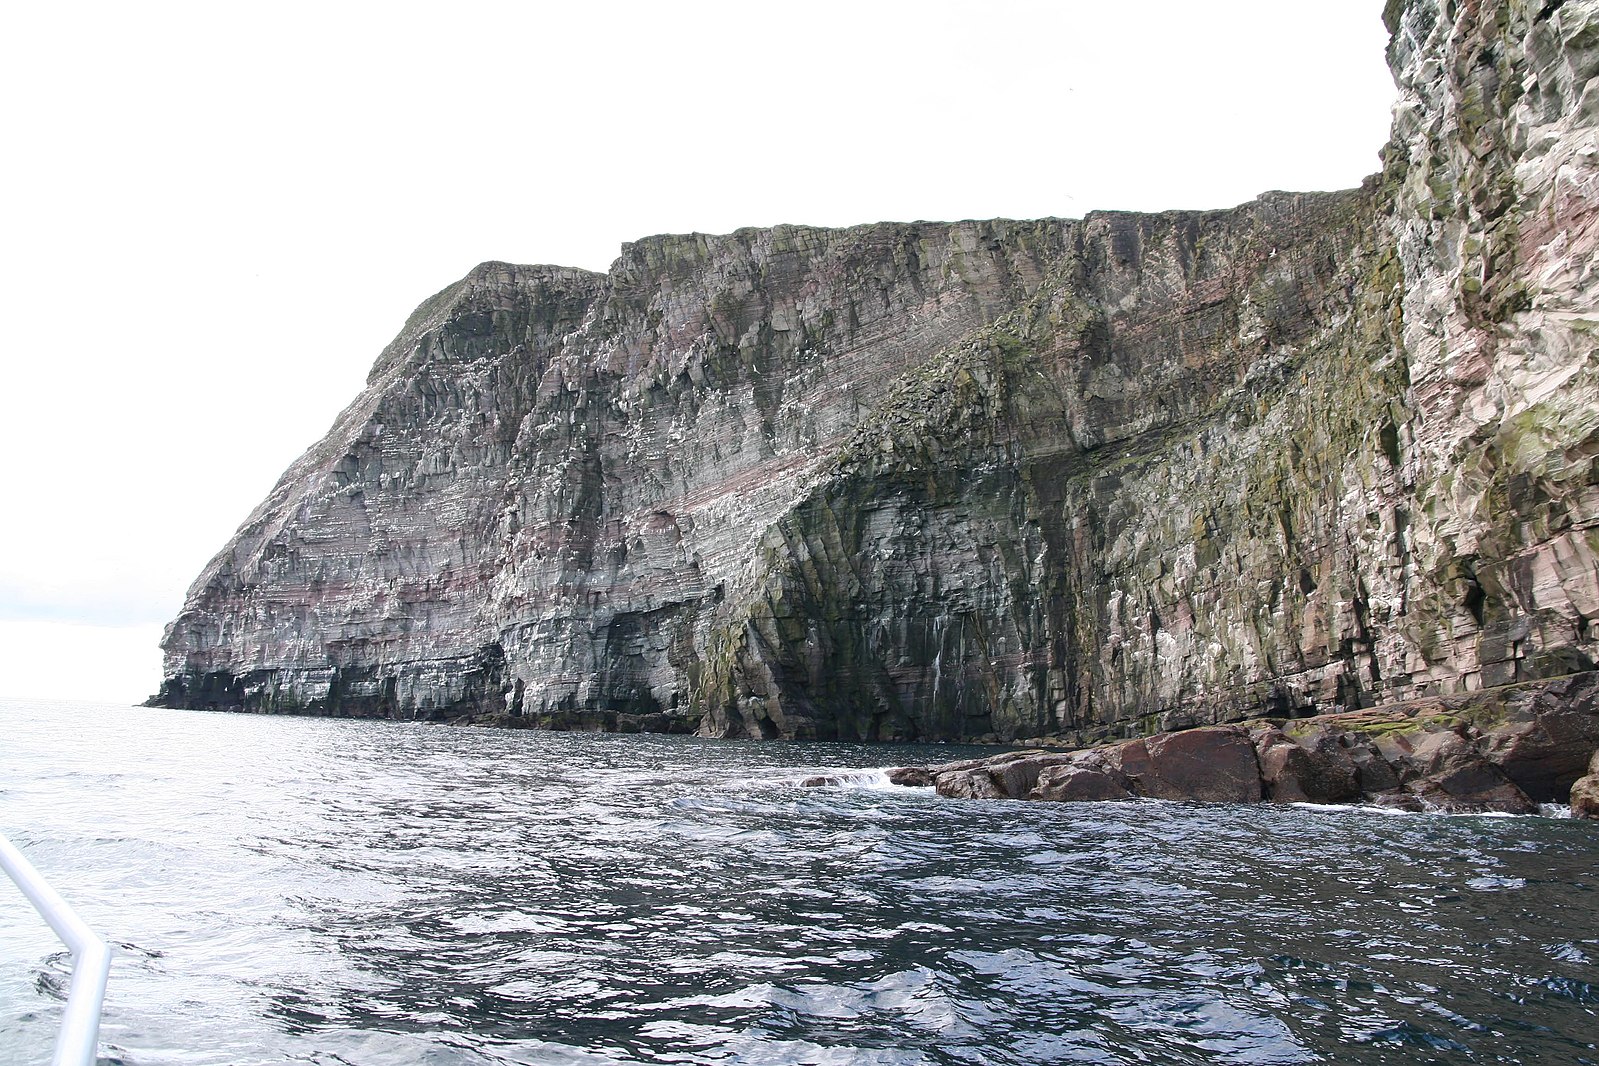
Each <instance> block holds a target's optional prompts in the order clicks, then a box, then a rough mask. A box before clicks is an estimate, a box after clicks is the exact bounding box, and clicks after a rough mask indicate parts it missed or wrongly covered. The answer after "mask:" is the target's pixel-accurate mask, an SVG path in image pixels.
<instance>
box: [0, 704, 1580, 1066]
mask: <svg viewBox="0 0 1599 1066" xmlns="http://www.w3.org/2000/svg"><path fill="white" fill-rule="evenodd" d="M960 751H961V749H952V748H923V749H907V748H885V747H874V746H856V745H822V744H810V745H806V744H798V745H784V744H766V745H760V744H744V743H728V742H709V741H695V740H692V739H688V738H668V737H638V736H629V737H620V736H592V735H576V734H550V733H522V732H493V731H480V730H462V729H452V728H448V727H443V726H428V725H399V724H389V723H363V722H348V721H328V720H316V719H287V718H268V717H251V716H239V715H222V714H206V713H201V712H184V711H163V710H146V709H133V708H121V707H111V706H105V705H97V704H45V703H26V702H18V701H0V829H3V830H4V832H5V833H6V834H7V835H8V836H10V837H11V839H12V840H13V841H14V842H15V843H16V844H18V845H19V846H20V847H22V848H23V849H24V850H25V851H26V852H27V853H28V854H29V855H30V857H31V858H32V859H33V861H34V863H35V864H36V865H37V866H39V867H40V868H41V869H42V870H43V871H45V873H46V874H47V875H48V876H50V877H51V879H52V880H53V881H54V882H55V883H56V884H57V885H58V887H60V888H61V889H62V891H63V892H64V894H65V895H67V896H68V897H69V898H70V899H71V900H72V901H74V903H76V904H77V905H78V908H79V910H80V912H81V913H82V914H83V916H84V917H85V918H86V919H87V920H88V921H89V922H90V924H92V925H93V926H95V927H96V928H97V929H99V930H101V931H103V932H104V933H105V934H106V935H107V936H108V937H109V938H110V939H111V940H112V941H113V942H114V943H115V944H116V945H117V952H118V954H117V957H116V960H115V963H114V964H113V968H112V974H111V984H110V987H109V991H108V1001H107V1007H106V1013H105V1021H104V1026H103V1029H102V1051H103V1053H104V1054H105V1056H106V1057H107V1058H108V1059H109V1060H110V1061H113V1062H124V1063H181V1064H186V1066H189V1064H208V1063H217V1064H245V1063H283V1062H297V1063H306V1062H308V1063H352V1064H369V1063H370V1064H378V1066H383V1064H398V1063H428V1064H454V1063H467V1064H479V1063H634V1062H647V1063H656V1062H673V1063H711V1062H716V1063H775V1064H794V1063H896V1064H897V1063H905V1064H909V1063H1018V1064H1021V1063H1049V1062H1093V1063H1157V1064H1164V1063H1309V1062H1338V1063H1392V1062H1407V1063H1408V1062H1496V1063H1551V1064H1554V1063H1560V1064H1569V1063H1591V1062H1599V1052H1596V1051H1595V1045H1596V1042H1599V917H1596V904H1599V894H1596V892H1595V889H1596V886H1599V869H1596V866H1599V825H1596V824H1594V823H1583V822H1576V821H1572V820H1569V819H1566V820H1561V819H1555V818H1465V817H1455V818H1448V817H1442V816H1425V815H1395V814H1387V813H1381V812H1376V811H1369V810H1357V809H1336V810H1328V809H1323V810H1317V809H1308V808H1298V807H1258V808H1237V807H1213V806H1202V805H1197V804H1174V803H1161V802H1154V801H1145V802H1138V803H1126V804H1020V803H1008V802H1006V803H1000V802H986V803H982V802H962V801H954V800H943V799H939V798H937V797H935V796H934V795H933V794H932V793H931V791H930V790H926V789H895V788H889V787H873V785H872V779H871V775H870V774H862V775H860V777H861V781H860V782H859V784H858V786H857V787H851V788H839V789H807V788H800V787H797V786H796V784H795V782H796V781H797V780H798V779H799V778H800V777H802V776H804V774H805V772H806V771H808V770H815V769H818V768H823V767H827V768H838V767H855V768H868V767H881V766H884V765H890V764H897V763H902V762H908V761H917V760H923V761H925V760H927V759H930V758H932V759H936V758H951V757H954V756H955V755H956V754H957V753H959V752H960ZM68 966H69V961H68V959H67V958H66V957H65V956H64V955H62V954H61V953H60V949H59V945H57V944H56V943H55V942H54V941H53V940H52V939H51V937H50V934H49V933H48V932H47V931H46V930H45V929H44V928H43V926H42V925H41V923H40V922H39V921H38V919H37V918H36V916H35V915H34V914H33V912H32V911H31V909H29V908H28V907H27V905H26V904H25V903H24V902H23V901H22V898H21V896H20V895H18V894H17V893H16V892H15V891H14V890H13V889H12V888H11V887H10V886H9V885H8V884H5V883H4V882H3V881H0V1062H7V1063H9V1062H17V1063H27V1062H44V1061H47V1060H48V1054H49V1046H50V1044H51V1042H52V1040H53V1038H54V1032H55V1027H56V1025H57V1023H58V1021H59V1017H60V1008H61V1000H60V995H61V990H62V989H63V988H64V987H65V983H66V974H67V970H68Z"/></svg>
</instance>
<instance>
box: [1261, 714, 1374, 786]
mask: <svg viewBox="0 0 1599 1066" xmlns="http://www.w3.org/2000/svg"><path fill="white" fill-rule="evenodd" d="M1342 741H1343V736H1342V735H1339V734H1334V733H1332V732H1329V731H1327V730H1324V729H1316V730H1312V731H1310V732H1309V733H1307V734H1304V735H1302V736H1300V737H1298V738H1296V737H1292V736H1289V735H1288V734H1287V733H1285V732H1283V730H1281V729H1278V728H1276V727H1267V728H1266V729H1264V730H1259V731H1257V732H1256V734H1255V753H1256V756H1257V758H1258V759H1259V760H1260V778H1261V783H1262V785H1263V786H1264V788H1265V796H1266V798H1267V799H1270V800H1274V801H1276V802H1278V803H1342V802H1345V801H1347V800H1352V799H1355V798H1356V797H1358V796H1359V795H1360V794H1361V787H1360V774H1359V772H1358V770H1357V768H1356V765H1355V762H1354V759H1353V758H1352V757H1351V755H1350V752H1349V750H1348V748H1347V747H1346V746H1345V744H1344V743H1342ZM1385 765H1386V764H1385ZM1396 783H1397V782H1396Z"/></svg>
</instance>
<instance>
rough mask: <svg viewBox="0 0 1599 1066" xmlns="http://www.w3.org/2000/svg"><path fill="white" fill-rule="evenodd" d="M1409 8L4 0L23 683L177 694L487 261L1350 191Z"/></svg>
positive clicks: (1, 674) (1256, 3) (4, 213)
mask: <svg viewBox="0 0 1599 1066" xmlns="http://www.w3.org/2000/svg"><path fill="white" fill-rule="evenodd" d="M1381 8H1382V4H1381V2H1380V0H1338V2H1336V3H1330V4H1329V3H1322V4H1295V3H1284V2H1282V0H1212V2H1210V3H1205V4H1198V3H1193V2H1192V0H1144V2H1143V3H1140V4H1137V5H1109V4H1104V3H1102V2H1098V0H1095V2H1087V0H1083V2H1078V0H1061V2H1056V3H1031V2H1005V0H991V2H990V3H988V4H986V5H981V6H979V5H976V4H972V3H969V2H963V3H959V4H956V3H944V2H926V0H923V2H917V3H897V2H896V3H873V2H871V0H852V2H847V3H834V2H814V0H813V2H811V3H808V4H804V5H776V4H760V3H749V2H744V3H651V4H634V3H599V2H594V3H588V4H575V3H570V2H567V3H560V4H554V3H550V4H545V3H520V4H518V3H471V2H461V0H456V2H453V3H450V4H442V3H433V4H428V5H407V4H401V3H390V4H381V5H380V4H375V3H374V4H336V3H327V2H319V3H293V2H288V3H284V2H279V3H275V4H270V5H266V4H262V5H242V4H217V3H207V4H192V5H191V4H171V3H160V2H158V0H157V2H151V3H140V4H126V3H115V4H111V3H108V4H96V5H88V4H75V3H70V2H62V3H52V4H43V3H39V4H10V5H6V8H5V11H4V13H3V14H0V138H3V140H0V145H3V150H4V156H3V158H4V161H5V162H4V169H3V171H0V173H3V175H4V186H5V191H4V194H3V197H4V198H3V201H0V202H3V204H4V207H3V210H0V220H3V222H0V225H3V229H0V270H3V272H4V275H3V278H0V307H3V308H4V311H5V334H6V339H5V353H6V354H5V379H4V380H5V389H4V396H5V398H6V403H5V414H4V418H3V419H0V435H3V436H0V444H3V446H4V452H3V455H4V461H3V467H0V479H3V480H0V492H3V497H0V498H3V500H4V510H3V514H4V521H3V522H0V695H9V696H55V697H62V698H70V697H81V698H102V699H118V700H128V701H133V700H137V699H141V698H143V697H144V696H145V695H147V694H148V693H150V692H153V691H154V690H155V688H156V687H157V685H158V683H159V673H160V656H159V652H158V651H157V649H156V642H157V640H158V639H159V635H160V628H161V625H162V624H163V623H164V622H166V621H167V620H169V619H170V618H171V617H172V616H173V615H174V614H175V613H176V612H177V610H178V608H179V606H180V604H181V603H182V600H183V595H184V592H185V590H186V588H187V585H188V583H189V581H190V580H192V579H193V577H194V576H195V575H196V574H197V573H198V572H199V570H200V568H201V567H202V566H203V565H204V563H205V561H206V559H207V558H209V556H210V555H211V554H212V553H214V552H215V551H216V550H217V549H218V548H220V547H221V546H222V544H223V543H224V542H225V541H226V540H227V538H228V536H229V535H230V534H231V533H232V532H233V530H234V529H235V528H236V527H237V526H238V524H239V523H240V522H241V521H242V520H243V518H244V516H245V515H246V513H247V512H248V511H249V510H250V509H251V508H252V507H253V506H254V505H255V503H256V502H258V501H259V500H260V499H261V498H262V497H263V496H264V495H265V494H266V492H267V490H268V489H269V488H270V487H271V485H272V483H273V482H274V481H275V480H276V479H277V476H278V474H279V473H280V472H281V471H282V470H283V469H284V467H286V466H287V465H288V464H289V463H290V461H291V460H292V459H293V458H294V457H295V456H296V455H298V454H299V453H300V452H301V451H302V450H304V449H305V448H306V447H308V446H309V445H310V444H311V443H312V442H313V441H314V440H315V439H316V438H318V437H319V436H320V435H321V434H322V433H323V432H324V431H325V430H326V428H327V427H328V425H329V424H330V423H331V422H332V420H333V416H334V415H335V414H336V413H337V411H338V410H339V409H340V408H342V407H343V406H344V405H345V404H346V403H348V402H349V401H350V400H351V399H352V398H353V397H354V395H355V394H356V392H357V391H358V390H359V388H360V387H361V384H362V382H363V380H364V378H365V375H366V371H367V369H368V367H369V366H370V364H371V362H372V360H373V358H374V357H375V356H376V355H377V353H378V351H379V349H381V348H382V346H383V345H384V344H385V343H386V342H387V341H388V340H389V339H390V338H391V337H392V336H393V335H394V334H395V333H396V332H397V331H398V330H399V328H400V326H401V324H402V323H403V322H404V320H405V317H406V315H407V314H408V313H409V312H410V310H411V309H412V308H413V307H414V306H415V305H416V304H417V303H419V302H420V301H421V300H422V299H423V298H424V297H426V296H427V295H429V294H430V293H433V292H435V291H437V290H438V289H441V288H443V287H444V286H445V285H447V284H449V283H450V282H452V281H454V280H455V279H456V278H458V277H460V276H461V275H462V274H464V273H465V272H466V271H467V270H468V269H470V268H471V267H472V266H473V264H475V263H478V262H480V261H483V260H486V259H503V260H510V261H513V262H523V263H530V262H544V263H561V264H566V265H572V266H581V267H587V268H590V269H594V270H604V269H606V267H607V266H608V265H609V264H610V262H611V260H612V259H613V258H615V256H616V254H617V251H618V249H619V246H620V245H621V243H622V242H623V241H627V240H632V239H634V238H637V237H641V236H645V235H647V234H652V233H661V232H679V231H691V230H699V231H706V232H725V231H728V230H732V229H736V228H738V227H740V226H751V225H770V224H774V223H778V222H802V223H812V224H817V225H832V226H844V225H851V224H855V223H861V222H871V221H878V220H885V219H892V220H911V219H956V218H985V217H994V216H1009V217H1013V218H1027V217H1036V216H1042V215H1066V216H1081V215H1082V214H1084V213H1086V212H1088V211H1090V210H1093V209H1097V208H1129V209H1138V210H1159V209H1163V208H1172V207H1224V206H1230V205H1232V204H1235V203H1238V202H1241V201H1244V200H1248V199H1250V198H1252V197H1253V196H1255V195H1256V194H1258V193H1260V192H1261V191H1263V190H1266V189H1325V188H1341V187H1347V186H1351V185H1354V184H1357V183H1358V182H1359V181H1360V179H1361V178H1362V177H1363V176H1364V175H1366V174H1369V173H1371V172H1373V171H1375V170H1376V169H1377V168H1378V159H1377V152H1378V149H1379V148H1380V147H1381V145H1382V143H1383V142H1384V140H1385V139H1386V137H1387V127H1388V111H1389V107H1390V104H1391V102H1392V98H1393V85H1392V82H1391V80H1390V78H1389V75H1388V71H1387V68H1386V66H1385V64H1384V61H1383V55H1382V52H1383V47H1384V45H1385V43H1386V34H1385V33H1384V31H1383V28H1382V23H1381V19H1380V17H1379V16H1380V12H1381Z"/></svg>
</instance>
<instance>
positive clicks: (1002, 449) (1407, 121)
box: [155, 0, 1599, 740]
mask: <svg viewBox="0 0 1599 1066" xmlns="http://www.w3.org/2000/svg"><path fill="white" fill-rule="evenodd" d="M1385 18H1386V19H1387V22H1388V25H1389V28H1390V30H1391V31H1392V35H1393V36H1392V43H1391V45H1390V61H1391V63H1392V65H1393V68H1394V71H1395V77H1396V80H1397V82H1398V84H1399V87H1400V92H1401V99H1400V104H1399V107H1398V109H1397V110H1396V115H1395V123H1394V133H1393V138H1392V140H1391V142H1390V144H1389V145H1388V147H1387V148H1386V150H1385V153H1384V165H1383V170H1382V173H1381V174H1380V175H1378V176H1376V177H1374V178H1373V179H1371V180H1370V181H1368V182H1367V184H1366V185H1365V186H1364V187H1363V188H1362V189H1360V190H1355V191H1351V192H1343V193H1316V194H1268V195H1266V196H1263V197H1262V198H1260V199H1259V200H1257V201H1255V202H1253V203H1250V204H1246V205H1243V206H1241V207H1239V208H1236V209H1233V210H1230V211H1213V212H1172V213H1167V214H1160V215H1132V214H1118V213H1099V214H1092V215H1090V216H1088V217H1087V218H1086V219H1083V220H1080V221H1078V220H1062V219H1046V220H1041V221H1036V222H1012V221H992V222H962V223H953V224H930V223H916V224H907V225H888V224H884V225H876V226H866V227H859V228H855V229H848V230H821V229H812V228H806V227H798V226H783V227H777V228H775V229H770V230H748V231H740V232H738V233H735V234H732V235H730V236H720V237H711V236H703V235H690V236H678V237H655V238H650V239H647V240H643V241H639V242H637V243H635V244H631V245H628V246H626V247H625V248H624V249H623V254H622V257H621V258H620V259H619V260H618V261H617V262H616V264H615V265H613V267H612V269H611V270H610V272H609V273H608V274H605V275H597V274H590V273H587V272H583V271H576V270H567V269H561V268H555V267H516V266H508V265H505V264H485V265H484V266H481V267H479V268H477V269H476V270H474V271H473V272H472V273H471V274H470V275H469V276H468V277H467V278H465V279H463V280H462V281H461V282H460V283H458V284H456V285H455V286H452V287H451V288H449V289H446V290H445V291H444V292H442V293H440V294H438V295H437V296H435V297H433V298H432V299H430V300H429V301H427V302H426V303H424V304H423V305H422V307H421V308H419V309H418V311H417V312H416V313H415V314H414V315H413V316H412V318H411V320H410V321H409V322H408V323H407V324H406V327H405V329H404V330H403V331H402V332H401V334H400V336H399V337H398V338H397V339H396V340H395V341H394V342H393V343H392V344H391V345H390V346H389V347H388V348H387V349H385V351H384V352H383V354H382V355H381V356H380V358H379V360H378V362H377V364H376V366H375V367H374V369H373V371H372V374H371V376H370V378H369V381H368V386H367V388H366V390H365V391H364V392H363V393H362V394H361V395H360V396H359V397H358V398H357V399H356V401H355V402H354V403H353V404H352V405H351V406H350V407H349V408H348V409H347V410H346V411H345V412H344V414H343V415H341V416H340V418H339V420H338V421H337V423H336V424H335V426H334V427H333V429H332V430H331V431H330V433H329V434H328V436H327V437H326V438H324V439H323V441H321V442H320V443H319V444H318V445H316V446H315V447H314V448H312V449H311V450H310V451H308V452H307V453H306V454H305V455H304V456H303V457H301V459H300V460H299V461H298V462H296V464H295V465H294V466H293V467H291V469H290V470H289V471H288V472H287V473H286V474H285V475H284V477H283V479H282V480H281V481H280V483H279V484H278V486H277V487H276V488H275V489H274V490H273V492H272V493H271V495H270V496H269V497H268V498H267V500H266V501H265V502H263V503H262V504H261V506H260V507H258V508H257V509H256V511H255V512H254V513H253V514H252V515H251V516H250V517H249V518H248V519H247V521H246V522H245V524H244V526H243V527H242V528H241V529H240V531H239V533H238V534H237V535H236V536H235V538H234V540H233V541H232V542H230V543H229V545H228V546H227V547H225V548H224V549H223V551H222V552H221V553H220V554H219V555H218V556H217V557H216V558H215V559H214V560H213V561H212V562H211V563H210V565H209V566H208V567H207V568H206V570H205V571H204V572H203V573H202V574H201V575H200V577H199V579H198V580H197V581H196V582H195V584H194V586H193V588H192V589H191V591H190V595H189V598H188V601H187V603H186V604H185V606H184V609H183V612H182V613H181V614H180V616H179V617H178V618H177V619H176V620H175V621H174V622H173V623H172V625H171V626H170V627H169V629H168V633H167V636H166V640H165V642H164V650H165V653H166V665H165V673H166V678H165V681H164V683H163V686H162V689H161V692H160V694H159V695H158V696H157V697H156V699H155V702H158V703H162V704H166V705H170V706H192V707H219V708H234V709H246V710H261V711H290V712H311V713H327V714H371V715H386V716H388V715H392V716H400V717H413V716H416V717H456V716H461V715H475V716H479V717H490V718H493V717H503V718H505V719H507V720H508V721H515V722H526V723H532V724H541V725H550V726H570V727H584V728H614V729H640V728H642V729H655V730H674V731H677V730H680V731H699V732H702V733H705V734H712V735H723V736H763V737H771V736H787V737H860V738H871V739H910V738H920V739H932V738H951V739H956V738H996V739H1010V738H1016V737H1038V736H1051V735H1056V736H1066V737H1068V738H1071V739H1075V740H1090V739H1097V738H1100V737H1104V736H1109V735H1115V734H1119V733H1127V732H1135V731H1136V732H1144V731H1149V730H1156V729H1172V728H1179V727H1183V726H1188V725H1194V724H1200V723H1214V722H1227V721H1236V720H1240V719H1243V718H1246V717H1254V716H1258V715H1265V714H1270V715H1273V716H1276V717H1287V716H1296V715H1307V714H1311V713H1316V712H1330V711H1335V710H1339V709H1344V710H1348V709H1354V708H1358V707H1365V706H1372V705H1375V704H1381V703H1388V702H1392V701H1396V700H1404V699H1414V698H1418V697H1427V696H1436V695H1443V694H1449V693H1456V692H1464V691H1471V690H1476V689H1481V688H1491V687H1495V686H1499V685H1504V684H1510V683H1514V682H1525V681H1529V680H1533V679H1537V678H1544V677H1554V676H1560V675H1564V674H1569V673H1573V672H1578V671H1583V670H1589V669H1592V668H1593V665H1594V657H1595V654H1596V651H1599V634H1596V633H1595V632H1594V631H1593V627H1592V622H1593V620H1594V619H1595V618H1596V617H1599V532H1596V531H1595V522H1596V516H1599V472H1596V468H1595V465H1594V461H1593V460H1594V455H1595V454H1596V453H1599V381H1596V374H1595V370H1596V365H1595V364H1596V351H1599V345H1596V342H1595V335H1594V331H1595V328H1596V326H1599V313H1596V311H1595V301H1594V285H1595V280H1594V275H1593V270H1592V268H1591V265H1590V264H1591V262H1592V261H1593V259H1594V255H1593V252H1594V246H1595V237H1596V232H1599V230H1596V227H1599V223H1596V221H1595V219H1596V215H1595V211H1594V207H1595V203H1596V198H1599V178H1596V138H1595V121H1596V116H1599V88H1595V85H1594V83H1593V74H1594V72H1595V68H1596V67H1599V0H1565V2H1563V3H1562V2H1558V0H1553V2H1550V0H1544V2H1534V3H1522V2H1517V0H1511V2H1507V3H1501V4H1479V3H1447V4H1446V3H1442V2H1436V0H1409V2H1406V3H1398V2H1393V3H1390V4H1389V7H1388V11H1387V12H1386V13H1385Z"/></svg>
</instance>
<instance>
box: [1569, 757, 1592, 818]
mask: <svg viewBox="0 0 1599 1066" xmlns="http://www.w3.org/2000/svg"><path fill="white" fill-rule="evenodd" d="M1571 816H1572V817H1573V818H1593V819H1599V750H1596V751H1595V752H1594V753H1593V757H1592V758H1591V759H1589V761H1588V773H1587V776H1585V777H1579V778H1578V779H1577V783H1576V784H1574V785H1572V786H1571Z"/></svg>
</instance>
